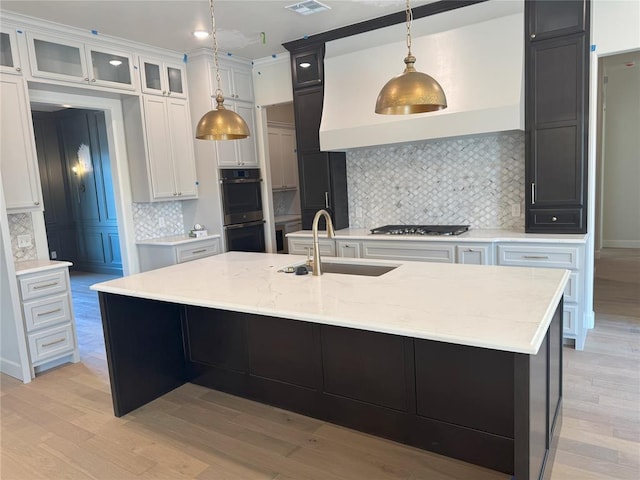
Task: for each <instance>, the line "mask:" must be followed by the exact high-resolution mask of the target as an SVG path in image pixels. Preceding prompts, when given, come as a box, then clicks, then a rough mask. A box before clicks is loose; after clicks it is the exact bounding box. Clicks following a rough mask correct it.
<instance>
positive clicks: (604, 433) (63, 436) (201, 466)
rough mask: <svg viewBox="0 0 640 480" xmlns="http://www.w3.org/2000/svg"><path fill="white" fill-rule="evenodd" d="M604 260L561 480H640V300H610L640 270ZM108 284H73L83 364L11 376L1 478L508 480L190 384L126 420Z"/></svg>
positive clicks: (556, 478)
mask: <svg viewBox="0 0 640 480" xmlns="http://www.w3.org/2000/svg"><path fill="white" fill-rule="evenodd" d="M636 252H637V253H640V252H639V251H636ZM606 253H607V254H606V255H603V256H602V257H601V259H600V260H598V262H599V263H598V265H597V267H596V277H597V279H596V282H597V284H596V328H595V329H594V330H593V331H592V332H590V333H589V336H588V338H587V344H586V348H585V351H583V352H577V351H575V350H573V349H572V348H565V351H564V353H565V382H564V393H565V396H564V424H563V428H562V432H561V439H560V443H559V449H558V453H557V456H556V461H555V463H554V466H553V472H552V479H553V480H573V479H576V480H578V479H580V480H591V479H602V480H604V479H633V480H637V479H638V478H640V316H639V315H638V314H637V313H636V312H637V311H638V310H636V308H638V307H640V305H638V303H639V302H640V300H638V297H637V296H636V297H635V299H634V297H633V295H630V296H629V298H628V299H627V300H624V299H622V300H620V299H619V298H618V297H613V298H612V297H609V296H608V295H609V293H608V292H611V295H612V296H613V295H614V294H615V295H618V293H619V292H620V291H621V290H625V289H627V290H628V291H630V292H631V293H633V292H634V291H638V290H637V289H638V288H639V287H640V281H638V278H637V275H636V273H637V272H638V271H639V270H638V269H640V255H636V257H633V255H629V252H626V251H625V252H622V253H624V254H625V255H626V256H629V257H630V258H631V263H632V264H633V261H637V262H639V263H636V264H635V267H633V266H632V265H631V266H628V265H627V263H628V262H623V264H624V265H627V266H626V267H624V268H622V274H621V275H619V276H615V275H613V276H611V275H610V273H611V272H614V273H615V272H616V271H620V270H621V267H620V266H619V264H616V262H618V258H619V256H618V255H616V252H611V255H609V253H610V252H606ZM634 258H635V260H634ZM606 272H609V273H606ZM625 272H626V273H625ZM106 278H108V277H107V276H92V275H83V274H80V273H74V274H73V278H72V284H73V287H72V290H73V297H74V307H75V310H76V321H77V324H78V337H79V343H80V353H81V362H80V363H78V364H75V365H64V366H61V367H59V368H57V369H54V370H51V371H48V372H46V373H44V374H42V375H40V376H38V377H37V378H36V379H35V380H34V381H33V382H32V383H30V384H27V385H23V384H22V383H20V382H18V381H17V380H15V379H13V378H10V377H8V376H5V375H2V376H1V377H0V382H1V383H0V387H1V389H0V412H1V430H0V433H1V438H0V442H1V443H0V446H1V457H0V460H1V464H0V477H1V478H2V479H7V480H9V479H15V480H23V479H24V480H30V479H74V478H78V479H87V478H88V479H94V478H95V479H214V480H218V479H220V480H245V479H246V480H262V479H265V480H266V479H270V480H294V479H295V480H312V479H322V480H346V479H349V480H359V479H362V480H365V479H366V480H378V479H380V480H392V479H394V480H395V479H406V480H414V479H415V480H417V479H421V480H426V479H428V480H451V479H460V480H462V479H464V480H482V479H491V480H492V479H496V480H497V479H505V480H506V479H508V478H509V476H507V475H502V474H498V473H495V472H489V471H487V470H484V469H482V468H479V467H475V466H473V465H469V464H465V463H463V462H458V461H455V460H451V459H447V458H444V457H441V456H438V455H434V454H431V453H429V452H425V451H422V450H418V449H415V448H412V447H407V446H405V445H401V444H397V443H394V442H390V441H387V440H383V439H379V438H377V437H373V436H370V435H366V434H362V433H359V432H355V431H353V430H349V429H346V428H342V427H338V426H335V425H332V424H329V423H326V422H321V421H319V420H315V419H312V418H308V417H304V416H301V415H297V414H294V413H290V412H287V411H284V410H280V409H277V408H273V407H268V406H265V405H261V404H258V403H255V402H251V401H249V400H245V399H241V398H237V397H233V396H231V395H227V394H224V393H220V392H216V391H212V390H208V389H206V388H202V387H199V386H197V385H191V384H187V385H184V386H182V387H180V388H178V389H176V390H174V391H173V392H171V393H169V394H167V395H165V396H163V397H162V398H160V399H158V400H156V401H154V402H152V403H150V404H148V405H146V406H144V407H142V408H140V409H138V410H136V411H135V412H133V413H131V414H129V415H126V416H125V417H123V418H116V417H114V416H113V410H112V405H111V395H110V390H109V382H108V372H107V367H106V360H105V353H104V342H103V339H102V329H101V328H102V327H101V324H100V318H99V311H98V306H97V299H96V295H95V293H94V292H90V291H89V290H88V289H87V285H90V284H92V283H95V282H97V281H101V280H103V279H106ZM602 281H604V283H603V285H604V286H603V287H602V288H601V285H600V283H602ZM612 281H613V282H616V285H617V286H618V288H616V287H613V288H610V287H609V286H607V285H608V284H607V282H612ZM609 285H610V283H609ZM634 285H635V286H634ZM634 288H635V289H636V290H634ZM625 291H626V290H625ZM620 304H622V306H621V305H620ZM625 305H626V306H625ZM601 310H602V312H601ZM607 312H613V313H607Z"/></svg>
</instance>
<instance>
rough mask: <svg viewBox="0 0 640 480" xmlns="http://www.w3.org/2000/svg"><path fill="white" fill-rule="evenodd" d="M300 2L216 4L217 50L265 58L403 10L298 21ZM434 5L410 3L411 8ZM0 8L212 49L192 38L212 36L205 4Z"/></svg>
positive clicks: (380, 4) (340, 10) (190, 0)
mask: <svg viewBox="0 0 640 480" xmlns="http://www.w3.org/2000/svg"><path fill="white" fill-rule="evenodd" d="M299 1H302V0H287V1H279V0H215V2H214V8H215V19H216V31H217V37H218V46H219V50H220V51H221V52H225V53H231V54H233V55H237V56H240V57H244V58H249V59H252V60H254V59H257V58H264V57H268V56H270V55H273V54H278V53H282V52H284V51H285V49H284V47H282V43H284V42H288V41H291V40H298V39H300V38H303V37H304V36H305V35H309V36H311V35H314V34H317V33H322V32H326V31H328V30H333V29H335V28H339V27H344V26H347V25H351V24H354V23H358V22H362V21H365V20H370V19H372V18H376V17H380V16H383V15H387V14H390V13H396V12H399V11H403V10H404V8H405V0H321V1H322V3H323V4H325V5H327V6H328V7H330V10H327V11H323V12H320V13H314V14H312V15H300V14H298V13H294V12H292V11H289V10H286V9H285V7H286V6H289V5H292V4H296V3H299ZM433 1H434V0H427V1H413V2H411V6H412V7H417V6H420V5H424V4H427V3H432V2H433ZM1 6H2V9H3V10H8V11H12V12H17V13H20V14H23V15H28V16H31V17H36V18H41V19H45V20H49V21H52V22H56V23H60V24H63V25H69V26H73V27H77V28H80V29H84V30H87V31H91V30H97V31H98V32H99V33H101V34H105V35H110V36H114V37H119V38H124V39H127V40H133V41H135V42H140V43H144V44H147V45H152V46H156V47H162V48H166V49H169V50H173V51H176V52H179V53H186V52H190V51H193V50H196V49H198V48H201V47H203V46H204V47H211V45H212V41H211V39H206V40H204V41H203V40H197V39H196V38H194V37H193V35H192V32H193V31H194V30H198V29H202V30H207V31H211V19H210V14H209V3H208V1H207V0H173V1H158V0H134V1H120V0H110V1H105V0H88V1H87V0H84V1H83V0H75V1H67V0H65V1H62V0H60V1H59V0H45V1H39V0H2V4H1ZM262 32H264V36H263V35H262ZM263 38H264V42H263Z"/></svg>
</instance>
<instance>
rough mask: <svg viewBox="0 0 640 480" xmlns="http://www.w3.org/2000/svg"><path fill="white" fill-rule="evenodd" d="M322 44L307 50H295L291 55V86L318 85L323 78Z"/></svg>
mask: <svg viewBox="0 0 640 480" xmlns="http://www.w3.org/2000/svg"><path fill="white" fill-rule="evenodd" d="M323 59H324V44H322V45H321V46H320V47H319V48H314V49H312V50H309V51H302V52H297V53H295V54H292V55H291V73H292V75H293V88H294V89H297V88H302V87H311V86H315V85H320V84H321V83H322V82H323V80H324V77H323V68H324V62H323Z"/></svg>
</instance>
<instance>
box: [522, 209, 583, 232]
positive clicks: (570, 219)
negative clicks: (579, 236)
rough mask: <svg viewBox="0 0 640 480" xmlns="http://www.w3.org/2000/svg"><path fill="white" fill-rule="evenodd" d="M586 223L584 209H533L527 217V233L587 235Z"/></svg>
mask: <svg viewBox="0 0 640 480" xmlns="http://www.w3.org/2000/svg"><path fill="white" fill-rule="evenodd" d="M585 221H586V218H585V214H584V210H583V209H582V208H562V209H557V208H549V209H545V208H531V209H530V210H529V213H528V216H527V232H531V233H536V232H537V233H585V232H586V227H585Z"/></svg>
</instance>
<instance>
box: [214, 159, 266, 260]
mask: <svg viewBox="0 0 640 480" xmlns="http://www.w3.org/2000/svg"><path fill="white" fill-rule="evenodd" d="M220 189H221V192H222V210H223V215H224V218H223V223H224V232H225V240H226V243H227V250H229V251H240V252H264V251H265V235H264V216H263V213H262V178H261V176H260V170H259V169H257V168H228V169H227V168H225V169H222V170H220Z"/></svg>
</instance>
